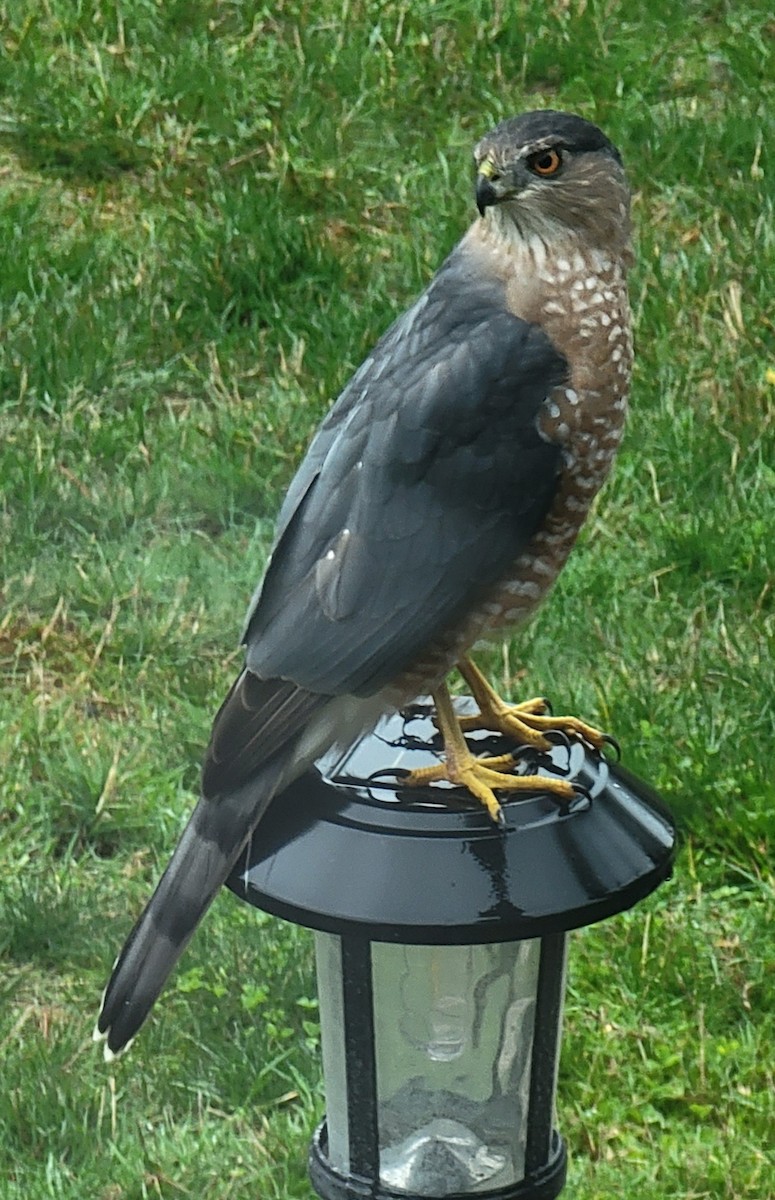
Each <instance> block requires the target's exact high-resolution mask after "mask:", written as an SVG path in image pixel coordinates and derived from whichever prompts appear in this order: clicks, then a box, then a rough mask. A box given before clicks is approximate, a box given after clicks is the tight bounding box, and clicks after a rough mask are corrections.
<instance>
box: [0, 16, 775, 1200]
mask: <svg viewBox="0 0 775 1200" xmlns="http://www.w3.org/2000/svg"><path fill="white" fill-rule="evenodd" d="M774 35H775V25H774V24H773V19H772V13H771V8H770V5H769V4H767V3H764V2H762V3H756V2H747V3H737V4H726V3H721V2H719V3H710V2H699V0H686V2H685V3H684V4H682V5H681V6H676V7H675V8H673V9H672V15H670V14H669V13H668V6H667V5H663V4H660V3H657V2H656V0H645V3H644V4H642V5H639V6H635V5H628V4H622V3H617V2H616V0H609V2H607V3H603V2H597V0H590V2H585V0H554V2H549V3H538V2H532V0H524V2H521V3H513V4H508V3H505V2H500V3H497V2H496V3H485V2H484V0H473V2H470V3H463V2H462V0H439V2H437V3H433V2H432V0H414V2H413V3H412V4H411V5H410V4H409V3H408V2H406V0H393V2H386V3H373V2H372V3H369V2H366V0H337V2H334V0H319V2H318V3H316V4H315V5H314V6H313V5H309V4H307V3H301V2H300V0H277V2H276V3H274V4H272V5H259V4H254V3H241V2H237V0H165V2H164V3H161V2H156V0H133V3H132V4H131V5H129V4H124V3H122V2H121V0H39V2H38V3H36V4H35V5H29V4H27V3H24V2H22V0H0V190H1V192H2V196H1V198H0V247H2V249H1V250H0V260H1V261H2V270H1V271H0V313H1V316H2V340H0V552H1V553H2V568H1V575H0V581H1V583H0V586H1V588H2V612H1V614H0V687H1V689H2V691H1V693H0V695H1V700H0V704H1V705H2V707H1V708H0V769H1V771H2V775H1V778H2V807H1V808H0V904H1V905H2V910H1V914H0V953H1V954H2V972H1V973H0V991H1V992H2V994H3V1005H2V1009H1V1010H0V1062H1V1066H0V1072H1V1074H2V1088H0V1196H2V1197H4V1198H5V1197H7V1198H8V1200H17V1198H19V1200H21V1198H24V1200H38V1198H42V1197H62V1198H67V1200H69V1198H71V1197H72V1198H75V1197H81V1196H90V1197H95V1198H97V1200H123V1198H127V1200H129V1198H132V1200H134V1198H135V1197H137V1198H139V1197H170V1198H172V1197H179V1196H196V1197H201V1198H203V1200H204V1198H211V1197H212V1198H226V1197H228V1198H232V1197H233V1198H242V1197H245V1198H246V1200H247V1198H248V1197H260V1198H261V1200H274V1198H277V1200H305V1198H308V1197H310V1196H311V1194H312V1193H311V1190H310V1187H309V1185H308V1183H307V1182H306V1177H305V1165H304V1164H305V1155H306V1144H307V1140H308V1137H309V1134H310V1132H311V1130H312V1128H313V1126H314V1124H315V1122H316V1121H317V1119H319V1116H320V1113H321V1110H322V1093H321V1086H320V1074H319V1052H318V1028H317V1020H316V1017H317V1013H316V1005H315V999H314V980H313V974H312V967H311V954H310V939H309V937H308V935H307V934H306V933H304V932H303V931H299V930H295V929H293V928H291V927H288V926H285V925H283V924H282V923H279V922H275V921H270V920H269V919H268V918H267V919H265V920H262V919H261V918H260V917H258V916H257V914H254V913H252V912H248V911H247V910H245V911H243V909H242V908H241V907H240V906H238V905H236V904H235V903H234V902H233V900H232V898H231V897H229V896H224V897H223V898H221V899H219V901H218V902H217V903H216V905H215V908H214V910H213V912H212V913H211V915H210V917H209V919H208V920H207V922H206V924H205V926H204V927H203V928H202V929H201V930H200V932H199V934H198V935H197V938H196V940H195V943H194V944H193V945H192V947H191V949H190V951H189V952H188V954H187V956H186V958H185V960H184V962H183V964H182V968H181V970H180V971H179V972H178V974H177V975H176V977H175V979H174V981H173V983H172V985H171V987H170V989H169V990H168V991H167V993H166V994H165V997H164V999H163V1000H162V1002H161V1004H160V1005H159V1007H158V1010H157V1013H156V1016H155V1018H154V1020H153V1021H152V1022H151V1023H150V1024H149V1026H148V1027H147V1029H146V1030H144V1032H143V1034H142V1037H141V1038H140V1040H139V1041H138V1043H137V1045H136V1047H135V1049H134V1051H133V1052H132V1054H131V1055H130V1056H129V1057H128V1058H126V1059H124V1060H121V1061H120V1062H119V1063H118V1064H115V1065H114V1067H113V1068H107V1067H106V1066H105V1065H104V1064H103V1063H102V1060H101V1058H100V1056H99V1055H98V1053H97V1052H95V1051H94V1050H93V1048H92V1046H91V1043H90V1041H89V1036H90V1032H91V1026H92V1022H93V1019H94V1014H95V1010H96V1005H97V1001H98V998H99V993H100V990H101V988H102V986H103V984H104V980H105V976H106V972H107V970H108V968H109V965H110V962H111V961H112V958H113V956H114V954H115V953H116V951H117V949H118V946H119V944H120V942H121V940H122V938H123V937H124V935H125V933H126V931H127V929H128V925H129V923H130V920H131V916H132V914H134V913H136V912H137V911H138V910H139V908H140V906H141V905H142V903H143V901H144V899H145V898H146V897H147V895H148V893H149V890H150V888H151V886H152V883H153V881H154V880H155V879H156V878H157V876H158V873H159V871H160V869H161V867H162V866H163V863H164V861H165V859H166V857H167V854H168V852H169V850H170V848H171V847H172V845H173V844H174V841H175V838H176V834H177V831H178V830H179V828H180V826H181V823H182V821H183V819H184V815H185V813H186V812H187V811H188V809H189V808H190V806H191V804H192V801H193V797H194V794H195V791H196V784H197V773H198V761H199V757H200V754H201V750H202V747H203V743H204V741H205V739H206V737H207V733H208V729H209V723H210V719H211V715H212V713H213V712H214V710H215V708H216V706H217V704H218V703H219V701H220V697H221V696H222V693H223V691H224V689H225V687H226V685H227V682H228V680H229V678H230V676H231V674H232V673H233V671H234V670H235V667H236V665H237V663H238V661H239V654H238V652H237V651H236V650H235V649H234V642H235V640H236V634H237V630H238V628H239V623H240V621H241V618H242V613H243V609H244V606H245V604H246V602H247V599H248V597H249V595H250V592H251V590H252V588H253V585H254V583H255V580H256V578H257V575H258V574H259V572H260V569H261V565H262V561H263V556H264V554H265V551H266V548H267V544H268V541H269V539H270V537H271V528H272V517H273V514H274V513H275V511H276V509H277V505H278V501H279V498H280V496H281V494H282V489H283V487H284V485H285V484H286V482H287V480H288V479H289V477H290V475H291V472H292V470H293V467H294V463H295V462H296V461H297V460H298V458H299V456H300V454H301V453H302V451H303V448H304V445H305V443H306V441H307V439H308V437H309V434H310V432H311V430H312V429H313V427H314V425H315V423H316V422H317V421H318V420H319V418H320V416H321V414H322V413H323V412H324V410H325V408H326V407H327V405H328V404H329V402H330V401H331V399H332V398H333V397H334V396H335V395H336V393H337V391H338V389H339V388H340V387H341V385H342V384H343V383H344V382H345V381H346V379H347V378H348V376H349V374H350V372H351V371H352V369H353V368H354V367H355V366H356V365H357V364H358V362H359V361H360V360H361V358H362V356H363V355H364V353H365V352H366V351H367V350H368V348H369V347H370V346H371V344H372V343H373V342H374V340H375V339H376V337H377V336H378V335H379V333H380V332H381V331H382V330H383V329H384V327H385V326H386V324H387V323H388V322H389V321H390V319H391V318H392V317H393V316H394V315H395V314H397V313H398V312H399V311H401V310H402V309H403V308H404V307H405V306H406V304H407V303H408V302H409V301H410V299H411V298H412V297H413V296H414V295H415V294H416V293H417V291H418V290H419V289H420V288H421V287H422V286H423V285H424V283H425V281H426V280H427V279H428V278H429V276H430V274H431V273H432V271H433V270H434V269H435V267H436V266H437V265H438V263H439V261H440V260H441V258H442V257H443V255H444V254H445V253H446V252H447V251H448V250H449V249H450V247H451V246H452V245H453V243H454V241H455V240H456V239H457V237H458V236H459V235H460V233H461V231H462V230H463V229H464V227H465V225H466V223H467V221H468V220H469V219H470V218H471V215H472V202H471V191H470V175H469V154H470V147H471V145H472V143H473V141H474V140H475V139H476V138H477V137H478V136H479V135H480V134H481V133H482V132H483V131H484V130H485V129H486V128H487V127H488V126H489V125H490V124H491V123H492V122H493V121H495V120H496V119H500V118H501V117H504V116H507V115H511V114H512V113H514V112H518V111H520V110H522V109H524V108H528V107H541V106H555V107H563V108H570V109H573V110H576V111H580V112H582V113H584V114H585V115H587V116H590V117H591V118H593V119H596V120H598V121H599V122H600V123H601V124H602V125H603V126H604V128H605V129H606V131H607V132H608V133H609V134H610V136H611V137H612V138H613V139H614V140H615V141H616V142H617V143H618V145H619V146H620V148H621V149H622V152H623V154H624V156H625V159H626V162H627V163H628V165H629V170H630V174H631V178H632V182H633V185H634V188H635V192H636V200H635V216H636V221H637V227H638V266H637V269H636V271H635V273H634V278H633V289H632V291H633V300H634V308H635V315H636V321H637V346H638V361H637V370H636V376H635V383H634V397H633V414H632V420H631V423H630V426H629V432H628V436H627V440H626V443H625V446H624V448H623V450H622V453H621V455H620V458H619V461H618V464H617V467H616V470H615V475H614V478H613V479H612V481H611V482H610V483H609V485H608V486H607V487H606V489H605V492H604V494H603V496H602V497H601V499H600V502H599V503H598V505H597V507H596V509H595V512H594V515H593V517H592V519H591V520H590V521H589V523H588V527H587V530H586V533H585V536H584V538H583V540H582V543H581V545H580V547H579V549H578V550H577V552H576V553H575V554H574V556H573V558H572V560H571V562H570V564H569V566H568V568H567V570H566V571H565V573H564V575H563V577H562V580H561V582H560V584H559V586H558V588H557V590H556V592H555V594H554V596H553V598H552V600H551V603H549V604H548V605H547V606H546V607H545V609H544V610H543V612H542V613H541V615H540V616H539V618H538V619H537V620H536V621H535V622H534V624H533V625H531V626H530V628H529V629H528V630H526V631H524V632H523V633H522V634H521V635H520V636H519V637H516V638H514V639H513V640H512V641H511V642H510V643H509V644H508V646H507V647H506V648H505V650H504V652H503V653H502V654H501V652H500V651H498V652H497V653H493V656H492V662H491V665H493V666H494V667H495V669H496V675H498V676H500V677H501V680H502V682H503V684H504V686H505V687H506V688H507V690H509V691H510V692H511V693H512V694H514V695H519V694H524V693H527V692H530V693H532V692H535V691H539V692H546V693H548V694H550V695H551V696H552V697H553V698H554V701H555V705H556V706H557V708H558V710H559V709H579V710H581V711H583V712H584V713H585V714H586V715H587V716H588V717H590V718H592V719H595V720H598V721H600V722H602V723H603V725H604V726H605V727H606V728H609V729H611V730H612V731H614V732H615V733H616V735H617V736H618V737H619V739H620V740H621V742H622V744H623V747H624V757H625V761H626V762H627V763H628V765H630V766H631V767H633V768H635V769H636V770H638V771H640V772H641V773H642V774H644V775H645V776H647V777H648V778H649V779H650V780H651V781H652V782H653V783H654V784H655V785H656V786H657V787H658V788H659V789H660V790H661V791H662V792H663V793H664V794H665V796H666V797H667V798H668V800H669V802H670V804H671V806H672V807H673V809H674V811H675V813H676V815H677V818H678V820H679V822H680V824H681V827H682V831H683V850H682V854H681V858H680V861H679V864H678V868H677V871H676V875H675V878H674V880H673V881H672V882H671V883H669V884H668V885H666V886H665V887H663V888H662V889H661V890H660V892H659V894H658V895H656V896H654V897H652V898H651V900H650V901H648V902H646V903H644V904H643V905H641V906H640V907H639V908H638V909H637V911H635V912H633V913H630V914H627V915H625V916H623V917H620V918H617V919H616V920H615V921H612V922H609V923H608V924H606V925H605V926H604V927H599V928H593V929H591V930H589V931H586V932H584V933H582V934H580V935H577V937H576V938H575V947H574V957H573V961H572V977H571V987H570V996H569V1004H568V1011H567V1020H566V1029H567V1034H566V1041H565V1050H564V1057H563V1064H562V1070H561V1079H560V1124H561V1128H562V1130H563V1132H564V1134H565V1136H566V1138H567V1140H568V1142H569V1148H570V1152H571V1157H572V1163H571V1171H570V1182H569V1186H568V1194H569V1195H573V1196H574V1197H577V1198H578V1200H608V1198H612V1197H618V1196H621V1195H634V1194H636V1193H637V1194H638V1195H639V1197H641V1200H662V1198H663V1197H668V1196H669V1197H681V1198H685V1200H690V1198H691V1200H699V1198H704V1197H712V1198H713V1200H718V1198H727V1197H728V1198H730V1200H732V1198H735V1200H738V1198H742V1197H746V1198H747V1197H750V1198H751V1200H753V1198H755V1200H766V1198H768V1197H769V1198H772V1197H773V1196H775V1173H774V1171H773V1165H772V1160H771V1158H770V1157H769V1153H770V1151H771V1147H772V1131H773V1127H774V1117H775V1102H774V1101H773V1054H772V1047H773V1024H774V1019H773V1008H775V1006H774V1005H773V952H772V940H771V929H772V921H773V915H774V914H773V907H774V905H773V889H772V882H773V879H772V867H771V859H770V857H769V855H770V852H771V840H772V830H773V799H774V796H773V792H774V790H775V789H774V788H773V781H772V780H773V777H772V767H771V756H772V749H773V740H772V734H773V694H774V690H775V689H774V684H775V678H774V677H775V668H774V667H773V654H772V649H773V634H774V632H775V608H774V595H773V574H774V573H775V572H774V566H775V564H774V562H773V560H774V559H775V536H774V534H775V500H774V499H773V496H774V495H775V492H774V489H773V483H775V453H773V450H774V446H775V429H774V428H773V425H774V422H773V412H774V411H775V337H774V336H773V334H774V330H773V318H772V280H773V278H774V277H775V230H774V228H773V188H772V181H773V173H772V158H771V154H772V145H773V135H774V133H775V131H774V130H773V116H772V114H773V111H775V108H774V101H775V95H774V93H775V85H774V84H773V80H775V61H774V59H775V56H773V53H772V46H773V36H774Z"/></svg>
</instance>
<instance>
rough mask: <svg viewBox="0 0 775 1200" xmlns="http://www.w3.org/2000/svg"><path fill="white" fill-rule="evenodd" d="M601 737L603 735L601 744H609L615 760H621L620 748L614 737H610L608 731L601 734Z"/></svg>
mask: <svg viewBox="0 0 775 1200" xmlns="http://www.w3.org/2000/svg"><path fill="white" fill-rule="evenodd" d="M602 737H603V744H604V745H605V746H610V747H611V749H612V750H613V752H614V754H615V755H616V761H617V762H621V761H622V748H621V746H620V745H619V743H618V742H617V740H616V738H615V737H612V736H611V734H610V733H604V734H603V735H602Z"/></svg>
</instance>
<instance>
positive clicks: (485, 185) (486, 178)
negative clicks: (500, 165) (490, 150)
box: [476, 158, 500, 217]
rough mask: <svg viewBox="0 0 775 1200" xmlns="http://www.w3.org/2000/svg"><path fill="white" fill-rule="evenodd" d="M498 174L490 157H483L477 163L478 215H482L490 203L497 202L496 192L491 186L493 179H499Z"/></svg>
mask: <svg viewBox="0 0 775 1200" xmlns="http://www.w3.org/2000/svg"><path fill="white" fill-rule="evenodd" d="M499 178H500V175H499V173H498V171H497V170H496V168H495V163H494V162H493V161H492V159H490V158H485V159H484V160H483V162H481V163H480V165H479V170H478V172H477V176H476V207H477V208H478V209H479V216H480V217H483V216H484V210H485V209H486V208H489V207H490V205H492V204H497V203H498V199H499V197H498V193H497V191H496V190H495V188H494V187H493V182H492V181H493V180H494V179H499Z"/></svg>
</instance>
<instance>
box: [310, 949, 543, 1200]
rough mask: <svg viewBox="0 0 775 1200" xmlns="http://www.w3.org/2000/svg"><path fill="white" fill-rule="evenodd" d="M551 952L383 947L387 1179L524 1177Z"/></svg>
mask: <svg viewBox="0 0 775 1200" xmlns="http://www.w3.org/2000/svg"><path fill="white" fill-rule="evenodd" d="M540 952H541V942H540V939H533V940H530V941H523V942H510V943H498V944H492V945H480V946H405V945H391V944H386V943H374V944H373V945H372V964H373V988H374V1021H375V1030H374V1032H375V1043H376V1062H377V1100H378V1114H379V1139H380V1181H381V1182H382V1184H383V1185H384V1186H385V1187H389V1188H393V1189H394V1190H396V1191H405V1192H407V1193H408V1194H411V1195H413V1196H444V1195H449V1194H450V1193H458V1194H462V1195H469V1194H470V1195H475V1194H476V1193H477V1192H486V1191H490V1190H492V1189H496V1188H504V1187H508V1186H509V1185H513V1184H515V1183H518V1182H519V1181H520V1180H522V1179H523V1178H524V1176H525V1140H526V1134H527V1112H528V1103H529V1096H530V1064H531V1056H532V1049H533V1032H534V1018H535V1008H536V991H537V986H538V967H539V959H540ZM324 1053H325V1048H324Z"/></svg>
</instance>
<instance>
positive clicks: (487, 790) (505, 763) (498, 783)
mask: <svg viewBox="0 0 775 1200" xmlns="http://www.w3.org/2000/svg"><path fill="white" fill-rule="evenodd" d="M514 763H515V759H514V756H513V755H512V754H499V755H497V756H496V757H489V758H476V757H475V756H474V755H473V754H472V753H471V752H470V750H467V751H466V752H465V753H464V754H460V753H453V754H452V755H450V752H449V749H448V750H447V760H446V762H443V763H439V765H438V766H436V767H419V768H417V769H416V770H414V771H409V772H407V774H406V775H404V776H402V778H401V784H402V786H403V787H425V786H427V785H428V784H430V783H438V782H440V781H442V780H445V781H447V782H449V783H456V784H458V785H462V786H463V787H465V788H467V789H468V791H469V792H470V793H471V795H472V796H474V798H475V799H476V800H478V801H479V802H480V804H483V805H484V807H485V808H486V809H487V812H488V813H489V814H490V816H491V817H492V819H493V821H495V823H496V825H503V824H504V818H503V810H502V809H501V806H500V804H499V802H498V798H497V796H496V795H495V792H496V790H497V791H507V792H532V793H535V792H537V791H538V792H548V793H550V794H551V795H552V796H556V798H557V799H558V800H559V801H561V802H562V803H563V804H567V803H569V802H570V801H571V800H574V799H575V798H576V797H577V796H578V795H579V794H580V792H581V790H582V789H580V788H579V787H578V785H576V784H573V783H566V782H565V780H563V779H551V778H548V777H547V776H545V775H512V774H507V773H506V772H507V771H508V770H509V769H510V768H513V767H514Z"/></svg>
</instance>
